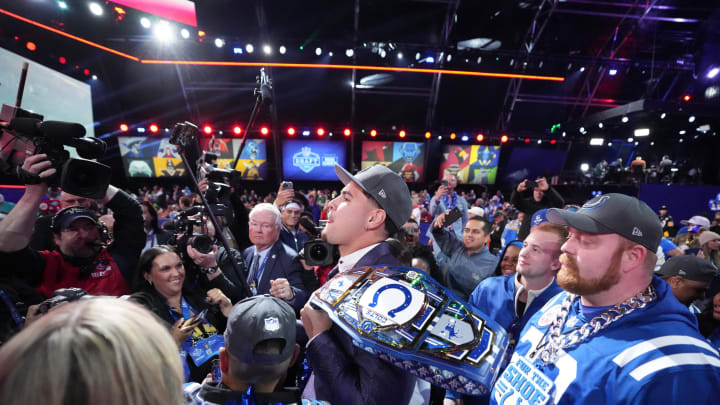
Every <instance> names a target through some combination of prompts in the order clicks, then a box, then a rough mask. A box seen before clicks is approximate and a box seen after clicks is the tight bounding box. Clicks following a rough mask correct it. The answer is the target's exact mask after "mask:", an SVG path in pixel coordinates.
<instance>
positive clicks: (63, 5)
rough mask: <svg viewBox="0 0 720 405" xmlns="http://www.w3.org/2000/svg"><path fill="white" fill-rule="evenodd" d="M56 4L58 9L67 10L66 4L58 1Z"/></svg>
mask: <svg viewBox="0 0 720 405" xmlns="http://www.w3.org/2000/svg"><path fill="white" fill-rule="evenodd" d="M57 4H58V7H60V9H61V10H67V8H68V5H67V3H66V2H64V1H58V3H57Z"/></svg>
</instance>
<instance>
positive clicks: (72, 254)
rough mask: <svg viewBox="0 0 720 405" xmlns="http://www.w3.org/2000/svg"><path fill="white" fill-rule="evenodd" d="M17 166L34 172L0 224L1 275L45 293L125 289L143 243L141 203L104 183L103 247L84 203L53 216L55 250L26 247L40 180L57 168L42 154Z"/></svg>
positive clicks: (44, 190)
mask: <svg viewBox="0 0 720 405" xmlns="http://www.w3.org/2000/svg"><path fill="white" fill-rule="evenodd" d="M22 169H23V170H24V171H26V172H27V173H29V174H31V175H34V176H35V179H36V181H35V182H34V183H36V184H27V185H26V188H25V194H23V196H22V198H20V201H18V203H17V205H16V206H15V208H13V210H12V211H11V212H10V213H9V214H8V216H7V217H5V219H4V220H3V221H2V222H0V273H3V274H6V275H10V276H15V277H18V278H20V279H22V280H23V281H25V282H27V283H29V284H30V285H31V286H33V287H35V288H37V289H38V290H39V291H40V292H42V293H43V294H45V295H46V296H50V295H51V294H52V292H53V291H55V290H56V289H59V288H68V287H78V288H82V289H83V290H85V291H87V292H88V293H89V294H92V295H114V296H120V295H124V294H128V293H129V292H130V289H129V286H130V285H131V284H132V282H133V275H134V273H135V267H136V264H137V259H138V257H139V256H140V251H141V250H142V248H143V246H144V244H145V231H144V230H143V219H142V210H141V209H140V204H139V203H138V202H137V201H135V200H133V199H132V197H130V196H129V195H128V194H127V193H125V192H123V191H121V190H119V189H118V188H117V187H114V186H112V185H111V186H109V187H108V189H107V191H106V193H105V197H104V198H103V199H102V203H103V204H104V205H105V206H107V207H108V208H110V209H111V210H112V211H113V216H114V219H115V227H114V229H113V232H114V236H115V238H114V240H115V242H113V243H112V244H111V245H109V246H107V247H106V246H104V245H103V243H102V240H101V226H100V224H99V223H98V219H97V214H96V213H95V212H94V211H92V210H90V209H88V208H85V207H81V206H75V207H69V208H65V209H64V210H62V211H60V212H58V213H57V214H56V215H55V217H54V218H53V219H52V223H51V229H52V233H53V240H54V242H55V244H56V245H57V250H54V251H47V250H43V251H37V250H35V249H33V248H31V247H29V246H28V244H29V242H30V237H31V234H32V229H33V225H34V224H35V221H36V219H37V210H38V206H39V205H40V202H41V201H42V199H43V197H44V196H45V194H46V193H47V189H48V186H47V184H46V183H45V182H44V181H47V178H48V177H50V176H52V175H54V174H55V172H56V169H54V168H52V167H51V163H50V161H49V160H47V156H46V155H44V154H40V155H33V156H29V157H28V158H27V159H25V162H24V163H23V166H22Z"/></svg>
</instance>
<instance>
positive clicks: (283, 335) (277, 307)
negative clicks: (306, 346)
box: [225, 294, 295, 365]
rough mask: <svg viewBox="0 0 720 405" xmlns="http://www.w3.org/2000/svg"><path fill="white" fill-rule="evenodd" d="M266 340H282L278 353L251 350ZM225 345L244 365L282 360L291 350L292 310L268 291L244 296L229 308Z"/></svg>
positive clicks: (293, 322)
mask: <svg viewBox="0 0 720 405" xmlns="http://www.w3.org/2000/svg"><path fill="white" fill-rule="evenodd" d="M270 339H281V340H282V341H284V342H285V343H284V345H283V349H282V350H281V351H280V353H279V354H266V353H255V346H257V344H258V343H261V342H263V341H266V340H270ZM225 348H226V349H227V350H228V351H229V352H230V353H231V354H232V355H233V356H235V357H236V358H237V359H239V360H240V361H242V362H244V363H248V364H257V365H260V364H263V365H272V364H279V363H282V362H283V361H286V360H287V359H289V358H290V357H291V356H292V355H293V352H294V351H295V310H293V308H292V307H291V306H290V305H289V304H288V303H286V302H285V301H283V300H281V299H279V298H275V297H273V296H271V295H268V294H265V295H256V296H253V297H249V298H245V299H244V300H242V301H240V302H238V303H237V304H235V306H233V308H232V310H230V315H229V316H228V321H227V327H226V328H225Z"/></svg>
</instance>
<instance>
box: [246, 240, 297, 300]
mask: <svg viewBox="0 0 720 405" xmlns="http://www.w3.org/2000/svg"><path fill="white" fill-rule="evenodd" d="M254 253H255V249H254V246H250V247H249V248H247V249H245V251H244V252H243V259H245V263H247V264H248V266H247V267H248V271H250V269H251V268H252V260H253V254H254ZM302 271H303V268H302V265H301V264H300V261H299V260H298V255H297V253H295V252H294V251H293V250H292V249H290V248H289V247H288V246H286V245H285V244H284V243H282V242H281V241H280V240H277V241H276V242H275V244H273V245H272V247H271V248H270V251H269V252H268V255H267V261H266V262H265V268H264V270H263V272H262V277H261V278H260V281H259V283H258V286H257V293H258V295H260V294H270V280H275V279H278V278H286V279H287V281H288V282H289V283H290V285H291V286H292V289H293V291H295V298H293V299H292V301H288V304H290V305H292V306H293V308H295V310H296V311H299V310H300V309H301V308H302V307H303V305H305V301H307V297H308V294H307V291H305V285H304V284H303V282H302V277H301V272H302ZM247 276H248V275H246V277H247Z"/></svg>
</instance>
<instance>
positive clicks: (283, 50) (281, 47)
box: [278, 45, 287, 55]
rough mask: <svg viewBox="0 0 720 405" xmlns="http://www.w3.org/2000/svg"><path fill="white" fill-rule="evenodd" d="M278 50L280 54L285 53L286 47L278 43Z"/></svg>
mask: <svg viewBox="0 0 720 405" xmlns="http://www.w3.org/2000/svg"><path fill="white" fill-rule="evenodd" d="M278 51H279V52H280V55H285V53H286V52H287V48H285V45H280V48H279V49H278Z"/></svg>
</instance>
